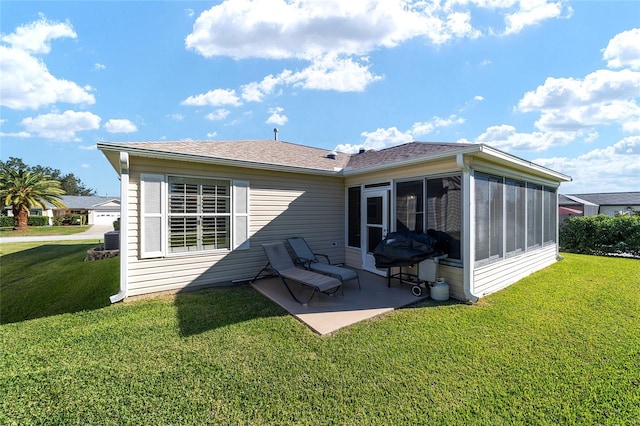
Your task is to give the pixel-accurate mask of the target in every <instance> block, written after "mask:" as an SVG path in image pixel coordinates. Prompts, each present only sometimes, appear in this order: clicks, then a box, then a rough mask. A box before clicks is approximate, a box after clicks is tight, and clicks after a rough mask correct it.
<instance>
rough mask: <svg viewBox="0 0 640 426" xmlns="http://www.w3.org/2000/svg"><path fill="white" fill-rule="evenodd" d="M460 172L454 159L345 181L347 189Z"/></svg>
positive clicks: (367, 174)
mask: <svg viewBox="0 0 640 426" xmlns="http://www.w3.org/2000/svg"><path fill="white" fill-rule="evenodd" d="M459 171H460V169H459V168H458V166H457V164H456V161H455V158H452V159H449V160H440V161H433V162H428V163H423V164H417V165H411V166H403V167H393V168H389V169H387V170H379V171H375V172H372V173H366V174H361V175H357V176H348V177H347V178H346V180H345V187H350V186H357V185H364V184H375V183H381V182H391V181H393V180H394V179H406V178H412V177H419V178H422V177H424V176H429V175H437V174H442V173H451V172H459Z"/></svg>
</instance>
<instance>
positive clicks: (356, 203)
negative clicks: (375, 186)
mask: <svg viewBox="0 0 640 426" xmlns="http://www.w3.org/2000/svg"><path fill="white" fill-rule="evenodd" d="M361 193H362V191H361V189H360V187H359V186H356V187H353V188H349V189H348V190H347V228H348V229H347V233H348V237H347V238H348V241H347V245H348V246H350V247H360V226H361V216H362V213H361V210H360V209H361V204H360V203H361V198H360V196H361Z"/></svg>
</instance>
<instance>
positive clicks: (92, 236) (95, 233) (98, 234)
mask: <svg viewBox="0 0 640 426" xmlns="http://www.w3.org/2000/svg"><path fill="white" fill-rule="evenodd" d="M109 231H113V226H112V225H93V226H91V228H89V229H87V230H86V231H84V232H80V233H78V234H73V235H41V236H33V237H31V236H29V237H0V244H1V243H24V242H30V241H69V240H101V241H103V240H104V234H105V233H106V232H109Z"/></svg>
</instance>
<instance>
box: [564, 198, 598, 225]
mask: <svg viewBox="0 0 640 426" xmlns="http://www.w3.org/2000/svg"><path fill="white" fill-rule="evenodd" d="M598 207H599V206H598V205H597V204H594V203H591V202H589V201H587V200H583V199H581V198H578V197H576V196H573V195H564V194H558V214H559V215H560V223H562V222H564V221H565V220H567V219H569V218H571V217H574V216H595V215H597V214H598Z"/></svg>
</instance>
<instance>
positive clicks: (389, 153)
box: [347, 142, 472, 170]
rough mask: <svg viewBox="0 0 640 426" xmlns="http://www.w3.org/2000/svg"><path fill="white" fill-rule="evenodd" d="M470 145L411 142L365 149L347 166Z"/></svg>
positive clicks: (443, 151) (399, 159)
mask: <svg viewBox="0 0 640 426" xmlns="http://www.w3.org/2000/svg"><path fill="white" fill-rule="evenodd" d="M471 145H472V144H463V143H437V142H411V143H406V144H404V145H398V146H394V147H391V148H386V149H382V150H380V151H366V152H363V153H361V154H356V155H353V156H351V159H350V160H349V164H348V166H347V167H348V168H349V169H354V170H357V169H362V168H367V167H371V166H376V165H379V164H393V163H397V162H402V161H405V160H409V159H412V158H419V157H423V158H427V157H429V156H430V155H437V154H443V153H447V152H453V151H456V150H458V149H460V148H464V147H468V146H471Z"/></svg>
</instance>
